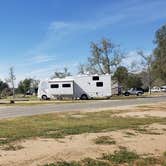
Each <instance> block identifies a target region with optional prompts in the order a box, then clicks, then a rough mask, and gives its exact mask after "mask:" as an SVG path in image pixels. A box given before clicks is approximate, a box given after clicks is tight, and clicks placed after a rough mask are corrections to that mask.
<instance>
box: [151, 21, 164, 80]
mask: <svg viewBox="0 0 166 166" xmlns="http://www.w3.org/2000/svg"><path fill="white" fill-rule="evenodd" d="M155 44H156V48H155V50H154V56H155V57H154V62H153V69H154V72H155V76H156V77H157V78H160V79H162V80H163V81H164V82H165V83H166V24H165V25H163V26H162V27H161V28H160V29H159V30H157V32H156V34H155Z"/></svg>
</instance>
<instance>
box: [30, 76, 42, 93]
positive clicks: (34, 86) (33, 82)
mask: <svg viewBox="0 0 166 166" xmlns="http://www.w3.org/2000/svg"><path fill="white" fill-rule="evenodd" d="M39 82H40V81H39V80H36V79H31V88H32V90H33V92H35V95H37V91H38V85H39Z"/></svg>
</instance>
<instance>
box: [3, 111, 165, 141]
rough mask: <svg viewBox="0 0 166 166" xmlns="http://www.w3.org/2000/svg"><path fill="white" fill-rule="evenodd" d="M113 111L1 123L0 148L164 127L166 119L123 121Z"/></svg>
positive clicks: (19, 119)
mask: <svg viewBox="0 0 166 166" xmlns="http://www.w3.org/2000/svg"><path fill="white" fill-rule="evenodd" d="M112 114H113V113H112V111H102V112H97V113H84V114H77V115H73V114H71V113H63V114H62V113H59V114H46V115H38V116H31V117H21V118H16V119H8V120H1V121H0V144H6V143H9V142H12V141H16V140H21V139H26V138H32V137H46V138H62V137H64V136H67V135H74V134H81V133H95V132H103V131H113V130H119V129H126V128H127V129H129V128H132V129H136V130H138V129H139V127H140V126H141V125H148V124H152V123H165V122H166V118H156V117H148V118H132V117H131V118H129V117H128V118H122V117H113V116H111V115H112Z"/></svg>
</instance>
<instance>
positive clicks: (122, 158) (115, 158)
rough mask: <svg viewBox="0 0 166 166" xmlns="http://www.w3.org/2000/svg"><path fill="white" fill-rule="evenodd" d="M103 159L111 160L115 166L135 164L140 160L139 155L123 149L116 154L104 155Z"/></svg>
mask: <svg viewBox="0 0 166 166" xmlns="http://www.w3.org/2000/svg"><path fill="white" fill-rule="evenodd" d="M102 159H103V160H109V161H111V162H113V163H115V164H123V163H133V162H134V161H135V160H137V159H139V155H138V154H136V153H135V152H131V151H127V150H126V149H121V150H119V151H115V153H114V154H103V157H102Z"/></svg>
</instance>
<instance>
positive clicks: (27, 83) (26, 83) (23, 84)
mask: <svg viewBox="0 0 166 166" xmlns="http://www.w3.org/2000/svg"><path fill="white" fill-rule="evenodd" d="M31 85H32V79H31V78H26V79H24V80H23V81H20V82H19V84H18V88H17V90H18V92H19V93H22V94H24V95H26V93H27V92H28V91H30V89H31Z"/></svg>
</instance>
